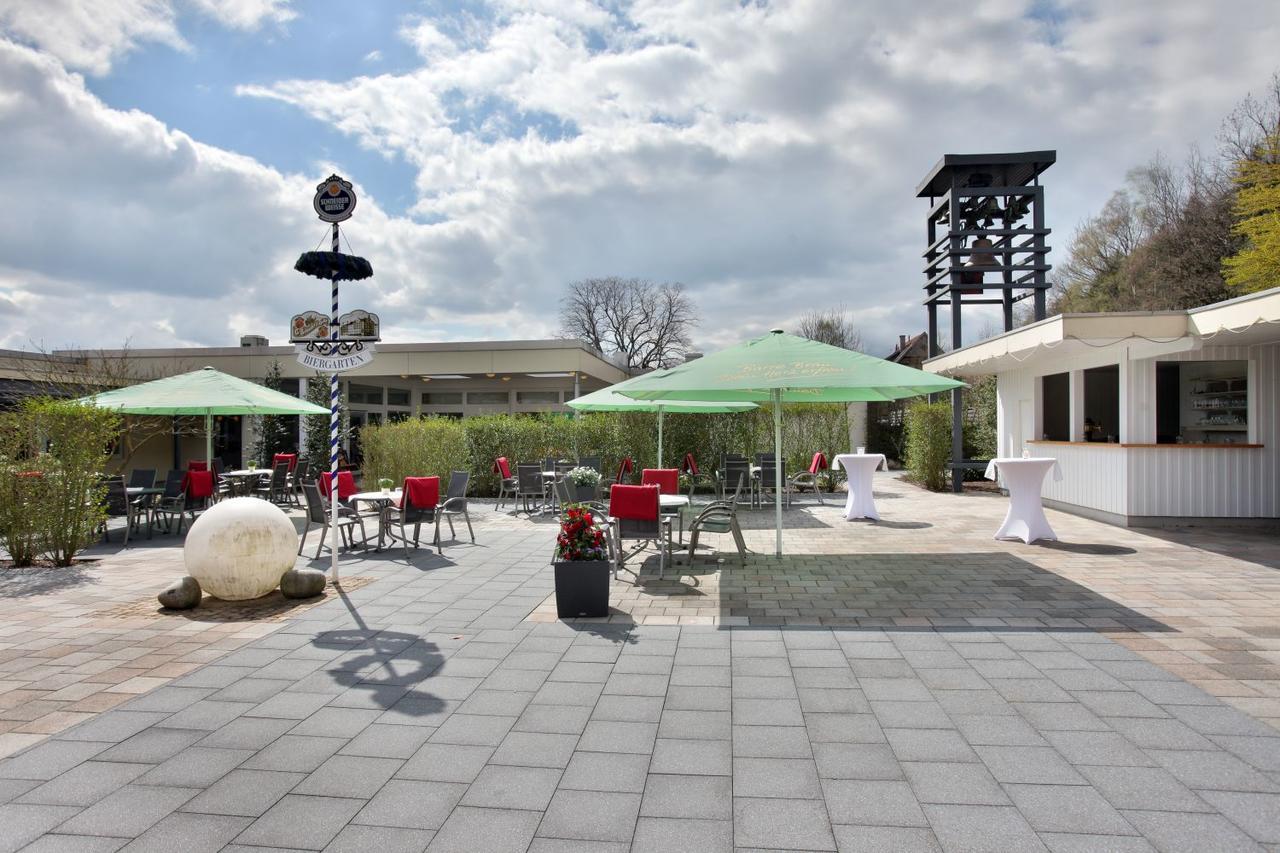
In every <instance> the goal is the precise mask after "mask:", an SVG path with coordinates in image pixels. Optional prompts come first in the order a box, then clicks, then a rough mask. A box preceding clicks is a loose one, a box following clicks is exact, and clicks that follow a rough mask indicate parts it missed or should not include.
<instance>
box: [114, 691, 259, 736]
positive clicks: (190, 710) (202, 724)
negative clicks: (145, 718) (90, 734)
mask: <svg viewBox="0 0 1280 853" xmlns="http://www.w3.org/2000/svg"><path fill="white" fill-rule="evenodd" d="M253 706H254V703H253V702H214V701H213V700H212V699H201V700H200V701H199V702H196V703H195V704H193V705H188V706H187V707H186V708H183V709H182V710H181V711H178V712H177V713H176V714H170V715H168V716H166V717H165V718H164V719H163V720H159V721H157V722H156V723H154V725H157V726H163V727H165V728H172V729H203V730H205V731H210V732H211V731H213V730H215V729H220V728H222V727H223V726H225V725H226V724H227V723H229V722H231V721H232V720H234V719H236V718H237V717H240V716H243V715H244V714H245V712H247V711H248V710H250V709H251V708H253ZM113 713H117V712H114V711H109V712H108V713H107V714H104V715H103V716H110V715H111V714H113ZM98 719H102V718H101V717H99V718H98Z"/></svg>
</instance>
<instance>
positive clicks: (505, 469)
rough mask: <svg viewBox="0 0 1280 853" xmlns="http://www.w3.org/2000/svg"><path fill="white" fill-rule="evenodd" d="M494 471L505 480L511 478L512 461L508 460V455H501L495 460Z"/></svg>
mask: <svg viewBox="0 0 1280 853" xmlns="http://www.w3.org/2000/svg"><path fill="white" fill-rule="evenodd" d="M493 473H495V474H497V475H498V476H499V477H501V478H502V479H504V480H510V479H511V463H510V462H508V461H507V457H505V456H499V457H498V458H497V459H495V460H493Z"/></svg>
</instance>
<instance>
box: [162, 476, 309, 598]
mask: <svg viewBox="0 0 1280 853" xmlns="http://www.w3.org/2000/svg"><path fill="white" fill-rule="evenodd" d="M297 555H298V533H297V531H296V530H295V529H294V527H293V522H292V521H290V520H289V516H287V515H285V514H284V511H283V510H281V509H280V507H278V506H276V505H275V504H273V503H271V502H270V501H264V500H262V499H260V498H230V499H228V500H224V501H219V502H218V503H216V504H214V505H213V506H211V507H210V508H209V509H207V510H205V511H204V512H203V513H201V515H200V517H199V518H197V519H196V520H195V522H194V523H193V524H192V525H191V530H190V531H189V532H188V533H187V542H186V544H185V545H184V546H183V549H182V556H183V559H184V560H185V561H186V564H187V574H189V575H191V577H193V578H195V579H196V580H197V581H199V582H200V586H201V588H203V589H204V591H205V592H207V593H209V595H212V596H214V597H216V598H221V599H223V600H224V601H244V600H246V599H250V598H259V597H261V596H264V595H266V594H267V593H269V592H271V590H273V589H275V588H276V587H277V586H279V585H280V576H281V575H282V574H284V573H285V572H287V571H288V570H289V569H292V568H293V564H294V561H295V560H296V559H297Z"/></svg>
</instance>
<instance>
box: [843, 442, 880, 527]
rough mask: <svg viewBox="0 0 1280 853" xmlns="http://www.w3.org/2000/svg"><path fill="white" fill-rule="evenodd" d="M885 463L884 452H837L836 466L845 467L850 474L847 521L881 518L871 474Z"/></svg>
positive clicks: (845, 503) (877, 519) (845, 513)
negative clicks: (873, 492)
mask: <svg viewBox="0 0 1280 853" xmlns="http://www.w3.org/2000/svg"><path fill="white" fill-rule="evenodd" d="M884 464H885V458H884V454H883V453H837V454H836V461H835V465H836V467H840V468H843V469H844V470H845V474H846V475H848V486H849V497H847V498H846V499H845V502H844V517H845V520H846V521H853V520H854V519H855V518H871V519H875V520H876V521H879V520H880V513H878V512H877V511H876V499H875V495H873V494H872V491H871V479H872V477H871V475H872V474H874V473H875V472H876V469H878V468H879V467H880V466H881V465H884Z"/></svg>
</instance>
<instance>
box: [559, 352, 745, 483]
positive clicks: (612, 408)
mask: <svg viewBox="0 0 1280 853" xmlns="http://www.w3.org/2000/svg"><path fill="white" fill-rule="evenodd" d="M665 372H666V371H658V373H665ZM652 375H654V374H651V373H646V374H644V377H634V378H632V379H628V380H626V381H624V382H619V383H618V384H616V385H610V386H609V387H608V388H601V389H600V390H599V391H592V392H591V393H590V394H584V395H583V396H581V397H578V398H576V399H573V400H570V401H568V402H567V403H565V405H566V406H568V407H569V408H571V409H575V410H577V411H579V412H657V413H658V467H659V468H661V467H662V420H663V416H664V415H665V414H666V413H667V412H675V413H677V414H695V415H696V414H708V413H713V412H748V411H751V410H752V409H754V408H756V404H755V403H732V402H726V401H723V400H722V401H719V402H714V401H711V402H709V401H706V400H637V399H636V398H634V397H628V396H626V394H624V393H622V392H623V391H624V390H625V389H626V388H627V387H628V386H630V384H631V383H632V382H635V381H636V379H640V378H645V377H649V376H652Z"/></svg>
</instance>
